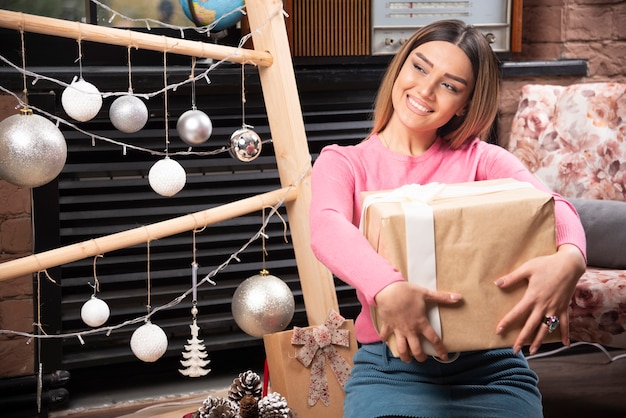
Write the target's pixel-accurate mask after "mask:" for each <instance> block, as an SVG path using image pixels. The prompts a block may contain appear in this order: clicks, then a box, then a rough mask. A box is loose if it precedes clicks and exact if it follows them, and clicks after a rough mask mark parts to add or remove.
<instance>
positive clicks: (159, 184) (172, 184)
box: [148, 157, 187, 197]
mask: <svg viewBox="0 0 626 418" xmlns="http://www.w3.org/2000/svg"><path fill="white" fill-rule="evenodd" d="M148 182H149V183H150V187H152V190H154V191H155V192H157V193H158V194H160V195H161V196H167V197H170V196H174V195H175V194H176V193H178V192H180V191H181V190H182V189H183V187H185V183H186V182H187V173H186V172H185V169H184V168H183V166H182V165H180V164H179V163H178V162H177V161H174V160H172V159H171V158H169V157H165V158H163V159H162V160H159V161H157V162H156V163H154V165H153V166H152V167H151V168H150V172H149V173H148Z"/></svg>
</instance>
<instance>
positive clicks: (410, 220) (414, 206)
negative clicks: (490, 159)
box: [359, 181, 533, 353]
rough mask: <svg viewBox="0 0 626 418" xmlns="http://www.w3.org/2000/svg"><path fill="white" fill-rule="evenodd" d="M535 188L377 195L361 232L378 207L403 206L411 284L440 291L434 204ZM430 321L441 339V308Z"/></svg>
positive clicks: (439, 188) (438, 188)
mask: <svg viewBox="0 0 626 418" xmlns="http://www.w3.org/2000/svg"><path fill="white" fill-rule="evenodd" d="M529 187H533V186H532V185H531V184H530V183H527V182H520V181H511V182H506V183H501V182H498V183H497V184H494V185H488V186H479V187H476V185H474V186H472V184H467V185H462V184H452V185H449V184H442V183H428V184H425V185H420V184H408V185H405V186H402V187H399V188H397V189H395V190H391V191H386V192H380V193H373V194H370V195H368V196H367V197H366V198H365V200H364V201H363V208H362V210H361V222H360V225H359V228H360V229H361V231H363V230H364V228H365V222H364V219H365V213H366V211H367V209H368V208H369V207H370V206H371V205H373V204H375V203H400V204H401V205H402V210H403V211H404V224H405V236H406V251H407V256H406V263H407V266H406V267H407V275H408V276H409V277H407V278H406V279H407V280H408V282H409V283H413V284H416V285H419V286H421V287H424V288H426V289H431V290H437V258H436V253H435V222H434V214H433V209H432V207H431V206H430V204H429V203H430V202H432V201H433V200H442V199H450V198H459V197H465V196H478V195H484V194H490V193H497V192H502V191H506V190H515V189H523V188H529ZM427 315H428V320H429V321H430V324H431V326H432V327H433V329H434V330H435V331H436V332H437V334H438V335H439V336H441V335H442V332H441V318H440V316H439V307H438V306H437V305H436V304H434V305H432V306H430V307H429V308H428V311H427ZM422 345H423V347H424V350H425V351H426V352H431V353H432V352H435V350H434V348H433V346H432V344H430V342H428V341H426V340H424V339H422Z"/></svg>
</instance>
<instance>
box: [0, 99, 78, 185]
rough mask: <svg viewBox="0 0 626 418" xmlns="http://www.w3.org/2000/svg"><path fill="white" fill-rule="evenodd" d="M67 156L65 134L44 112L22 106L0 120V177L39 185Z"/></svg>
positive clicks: (50, 178)
mask: <svg viewBox="0 0 626 418" xmlns="http://www.w3.org/2000/svg"><path fill="white" fill-rule="evenodd" d="M66 158H67V144H66V143H65V138H64V137H63V134H62V133H61V131H60V130H59V128H57V127H56V125H55V124H54V123H52V122H50V121H49V120H48V119H46V118H44V117H43V116H39V115H34V114H33V113H32V112H31V111H30V110H23V111H22V112H21V113H20V114H19V115H13V116H9V117H8V118H6V119H4V120H3V121H2V122H0V177H1V178H3V179H4V180H6V181H8V182H9V183H11V184H14V185H16V186H19V187H38V186H41V185H43V184H46V183H49V182H51V181H52V180H54V178H55V177H56V176H58V175H59V173H60V172H61V170H62V169H63V166H64V165H65V159H66Z"/></svg>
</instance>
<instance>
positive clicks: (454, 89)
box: [442, 83, 457, 92]
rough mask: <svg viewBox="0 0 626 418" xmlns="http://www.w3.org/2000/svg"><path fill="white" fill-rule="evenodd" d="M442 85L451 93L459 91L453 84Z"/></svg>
mask: <svg viewBox="0 0 626 418" xmlns="http://www.w3.org/2000/svg"><path fill="white" fill-rule="evenodd" d="M442 85H443V86H444V87H445V88H446V89H448V90H450V91H454V92H456V91H457V89H456V87H455V86H453V85H452V84H450V83H442Z"/></svg>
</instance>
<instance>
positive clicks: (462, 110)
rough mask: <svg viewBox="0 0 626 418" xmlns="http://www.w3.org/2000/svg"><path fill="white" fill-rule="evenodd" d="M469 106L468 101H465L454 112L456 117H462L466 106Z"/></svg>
mask: <svg viewBox="0 0 626 418" xmlns="http://www.w3.org/2000/svg"><path fill="white" fill-rule="evenodd" d="M468 106H469V102H467V103H466V104H465V106H463V107H462V108H460V109H459V110H458V111H457V112H456V116H457V117H459V118H460V117H463V116H465V113H466V112H467V107H468Z"/></svg>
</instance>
